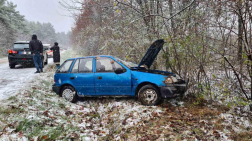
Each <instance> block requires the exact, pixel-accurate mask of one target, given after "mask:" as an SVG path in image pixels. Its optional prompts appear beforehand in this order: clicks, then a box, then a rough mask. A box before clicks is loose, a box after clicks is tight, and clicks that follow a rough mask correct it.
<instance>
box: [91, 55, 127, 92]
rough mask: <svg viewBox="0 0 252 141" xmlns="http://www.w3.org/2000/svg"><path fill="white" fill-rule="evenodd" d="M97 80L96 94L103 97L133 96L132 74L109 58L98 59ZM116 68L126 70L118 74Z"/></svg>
mask: <svg viewBox="0 0 252 141" xmlns="http://www.w3.org/2000/svg"><path fill="white" fill-rule="evenodd" d="M95 62H96V72H95V74H94V80H95V94H96V95H98V96H102V95H118V96H123V95H131V72H130V70H127V69H125V68H123V67H122V66H121V65H120V64H119V63H117V62H116V61H114V60H113V59H111V58H108V57H97V58H96V59H95ZM116 68H122V69H123V70H125V71H124V72H123V73H121V74H116V73H115V72H114V71H115V69H116Z"/></svg>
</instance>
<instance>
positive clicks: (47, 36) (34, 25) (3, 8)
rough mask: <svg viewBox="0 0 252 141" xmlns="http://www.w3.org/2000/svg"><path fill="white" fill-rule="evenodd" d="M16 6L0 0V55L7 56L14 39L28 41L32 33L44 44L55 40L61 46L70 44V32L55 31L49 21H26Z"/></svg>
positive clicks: (52, 42) (66, 46)
mask: <svg viewBox="0 0 252 141" xmlns="http://www.w3.org/2000/svg"><path fill="white" fill-rule="evenodd" d="M16 7H17V6H16V5H15V4H13V3H12V2H9V1H7V0H0V57H1V56H7V52H8V50H9V49H10V48H11V46H12V44H13V43H14V42H15V41H30V40H31V35H32V34H36V35H37V36H38V37H39V40H41V41H42V43H44V44H51V45H53V44H54V42H55V41H57V42H59V43H60V45H61V47H64V48H68V47H69V46H70V36H71V32H68V33H64V32H57V33H56V32H55V29H54V27H53V25H52V24H51V23H50V22H48V23H40V22H33V21H27V20H26V19H25V17H24V16H23V15H21V14H20V13H19V11H17V10H16Z"/></svg>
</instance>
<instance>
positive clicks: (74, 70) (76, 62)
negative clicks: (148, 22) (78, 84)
mask: <svg viewBox="0 0 252 141" xmlns="http://www.w3.org/2000/svg"><path fill="white" fill-rule="evenodd" d="M79 62H80V59H77V60H76V61H75V63H74V66H73V68H72V71H71V73H78V72H79Z"/></svg>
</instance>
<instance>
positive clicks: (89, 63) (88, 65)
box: [79, 58, 93, 73]
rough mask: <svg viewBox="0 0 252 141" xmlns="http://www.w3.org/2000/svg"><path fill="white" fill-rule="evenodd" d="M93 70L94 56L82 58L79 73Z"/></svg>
mask: <svg viewBox="0 0 252 141" xmlns="http://www.w3.org/2000/svg"><path fill="white" fill-rule="evenodd" d="M88 72H93V58H85V59H80V63H79V73H88Z"/></svg>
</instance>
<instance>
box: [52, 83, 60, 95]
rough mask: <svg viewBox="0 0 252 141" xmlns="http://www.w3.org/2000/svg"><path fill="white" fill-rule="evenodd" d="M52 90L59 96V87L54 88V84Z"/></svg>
mask: <svg viewBox="0 0 252 141" xmlns="http://www.w3.org/2000/svg"><path fill="white" fill-rule="evenodd" d="M52 90H53V91H54V92H55V93H56V94H59V93H60V86H55V84H53V85H52Z"/></svg>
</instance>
